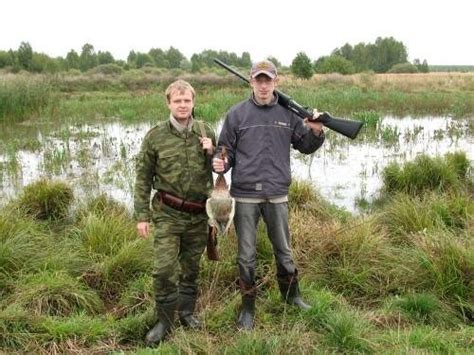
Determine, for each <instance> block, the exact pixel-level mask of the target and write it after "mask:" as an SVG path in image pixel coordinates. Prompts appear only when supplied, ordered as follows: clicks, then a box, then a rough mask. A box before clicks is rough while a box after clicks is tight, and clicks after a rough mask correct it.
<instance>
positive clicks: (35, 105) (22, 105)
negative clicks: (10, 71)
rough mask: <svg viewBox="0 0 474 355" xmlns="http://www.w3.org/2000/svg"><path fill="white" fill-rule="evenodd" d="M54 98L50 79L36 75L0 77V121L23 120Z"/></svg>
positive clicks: (35, 113) (36, 113)
mask: <svg viewBox="0 0 474 355" xmlns="http://www.w3.org/2000/svg"><path fill="white" fill-rule="evenodd" d="M55 99H56V97H55V95H54V87H53V84H52V82H51V80H50V79H48V78H44V77H36V76H31V75H28V76H15V77H11V78H0V123H1V122H5V121H7V122H11V121H14V122H18V121H24V120H26V119H28V118H30V117H32V116H34V115H41V114H42V113H43V110H44V109H46V108H47V106H48V105H51V103H52V102H54V101H55Z"/></svg>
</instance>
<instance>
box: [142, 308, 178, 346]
mask: <svg viewBox="0 0 474 355" xmlns="http://www.w3.org/2000/svg"><path fill="white" fill-rule="evenodd" d="M175 311H176V302H172V303H160V304H157V311H156V312H157V316H158V321H157V323H156V324H155V326H154V327H153V328H151V329H150V330H149V331H148V333H147V334H146V337H145V342H146V343H147V345H157V344H159V343H161V342H162V341H163V340H164V339H165V337H166V336H167V335H168V334H169V333H171V330H172V329H173V326H174V314H175Z"/></svg>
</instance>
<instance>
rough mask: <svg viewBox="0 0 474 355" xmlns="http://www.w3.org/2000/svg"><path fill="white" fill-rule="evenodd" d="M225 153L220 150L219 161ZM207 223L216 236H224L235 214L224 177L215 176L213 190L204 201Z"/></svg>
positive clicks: (221, 175) (232, 200)
mask: <svg viewBox="0 0 474 355" xmlns="http://www.w3.org/2000/svg"><path fill="white" fill-rule="evenodd" d="M225 157H226V151H225V148H222V151H221V159H225ZM206 212H207V216H208V217H209V220H208V223H209V225H210V226H211V227H213V228H215V233H216V235H217V236H220V235H225V234H226V233H227V232H228V231H229V228H230V226H231V224H232V220H233V218H234V213H235V200H234V199H233V198H232V197H231V196H230V193H229V187H228V185H227V182H226V180H225V177H224V175H223V174H222V173H221V174H219V175H218V176H217V179H216V183H215V184H214V189H213V190H212V192H211V194H210V196H209V198H208V199H207V201H206Z"/></svg>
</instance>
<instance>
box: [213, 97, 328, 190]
mask: <svg viewBox="0 0 474 355" xmlns="http://www.w3.org/2000/svg"><path fill="white" fill-rule="evenodd" d="M277 101H278V100H276V99H275V101H273V102H272V103H271V104H269V105H259V104H257V103H256V102H255V101H254V99H253V96H252V97H251V98H249V99H248V100H245V101H243V102H240V103H238V104H237V105H235V106H233V107H232V108H231V109H230V111H229V112H228V114H227V117H226V118H225V121H224V125H223V127H222V131H221V133H220V136H219V143H218V146H219V148H221V147H223V146H224V147H226V149H227V152H228V160H229V163H228V164H227V165H226V171H227V170H229V169H230V168H232V183H231V189H230V192H231V195H232V196H234V197H259V198H269V197H270V198H271V197H277V196H285V195H287V194H288V187H289V186H290V183H291V172H290V147H291V146H293V148H295V149H297V150H299V151H300V152H301V153H305V154H311V153H313V152H314V151H316V149H318V148H319V147H320V146H321V145H322V144H323V142H324V134H321V136H319V137H318V136H315V135H314V134H313V133H312V131H311V130H310V129H309V128H307V127H306V126H305V124H304V122H303V120H302V119H301V118H299V117H298V116H297V115H295V114H294V113H292V112H290V111H288V110H287V109H285V108H284V107H282V106H281V105H279V104H278V103H277ZM218 151H220V149H219V150H218Z"/></svg>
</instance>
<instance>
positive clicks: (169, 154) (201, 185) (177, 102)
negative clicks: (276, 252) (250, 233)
mask: <svg viewBox="0 0 474 355" xmlns="http://www.w3.org/2000/svg"><path fill="white" fill-rule="evenodd" d="M194 96H195V92H194V89H193V88H192V86H191V85H190V84H189V83H187V82H185V81H183V80H178V81H175V82H174V83H172V84H171V85H170V86H169V87H168V88H167V90H166V99H167V103H168V107H169V109H170V118H169V120H166V121H163V122H160V123H159V124H158V125H157V126H155V127H154V128H152V129H151V130H150V131H149V132H148V133H147V134H146V136H145V138H144V140H143V143H142V146H141V151H140V153H139V155H138V158H137V165H136V182H135V197H134V205H135V206H134V207H135V217H136V219H137V221H138V223H137V230H138V233H139V235H140V236H141V237H144V238H145V237H147V236H148V235H149V231H150V221H152V222H153V224H154V226H155V235H154V249H155V262H154V269H153V278H154V291H155V301H156V315H157V323H156V325H155V326H154V327H153V328H152V329H151V330H150V331H149V332H148V334H147V336H146V341H147V343H148V344H150V345H152V344H157V343H159V342H161V341H162V340H163V339H164V338H165V336H166V335H167V334H168V333H169V332H170V331H171V329H172V327H173V322H174V317H175V311H176V310H177V311H178V315H179V320H180V322H181V323H182V324H183V325H184V326H188V327H190V328H199V327H200V326H201V324H200V322H199V320H197V319H196V318H195V317H194V316H193V312H194V308H195V303H196V298H197V291H198V290H197V278H198V275H199V262H200V258H201V255H202V253H203V251H204V248H205V246H206V238H207V228H208V226H207V216H206V214H205V208H204V206H205V200H206V197H207V195H208V193H209V191H210V190H211V188H212V172H211V167H210V165H209V163H208V162H209V160H208V159H209V158H208V157H209V156H210V155H211V154H213V151H214V146H215V135H214V132H213V131H212V129H210V128H209V127H208V126H207V125H204V123H203V122H202V121H197V120H194V119H193V117H192V110H193V107H194ZM152 189H153V190H155V191H156V192H155V193H154V196H153V198H152V200H151V208H150V193H151V191H152Z"/></svg>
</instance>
